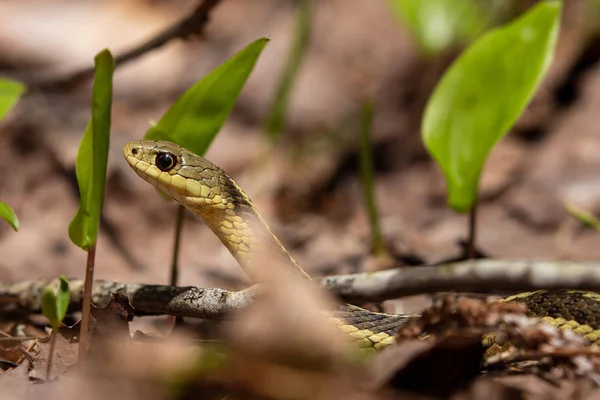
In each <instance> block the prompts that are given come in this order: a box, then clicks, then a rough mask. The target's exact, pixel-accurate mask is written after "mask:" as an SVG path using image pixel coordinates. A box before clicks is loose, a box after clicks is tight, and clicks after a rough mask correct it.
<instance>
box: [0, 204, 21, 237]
mask: <svg viewBox="0 0 600 400" xmlns="http://www.w3.org/2000/svg"><path fill="white" fill-rule="evenodd" d="M0 217H1V218H4V220H5V221H6V222H8V223H9V224H10V226H12V227H13V229H14V230H15V232H16V231H18V230H19V219H18V218H17V214H15V211H14V210H13V209H12V208H10V206H9V205H8V204H6V203H3V202H1V201H0Z"/></svg>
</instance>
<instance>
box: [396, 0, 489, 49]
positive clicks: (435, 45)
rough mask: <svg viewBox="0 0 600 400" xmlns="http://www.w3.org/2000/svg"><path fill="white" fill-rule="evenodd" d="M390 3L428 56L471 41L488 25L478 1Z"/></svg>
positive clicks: (422, 0)
mask: <svg viewBox="0 0 600 400" xmlns="http://www.w3.org/2000/svg"><path fill="white" fill-rule="evenodd" d="M388 3H389V5H390V7H391V8H392V11H393V12H394V14H395V16H396V17H397V18H398V20H400V22H401V23H402V25H403V26H405V27H406V28H407V29H408V31H409V32H410V33H411V35H412V36H413V37H414V39H415V41H416V42H417V44H418V45H419V47H420V48H421V50H422V51H423V53H425V54H427V55H434V54H438V53H440V52H442V51H444V50H446V49H447V48H449V47H450V46H452V45H455V44H460V43H465V42H468V41H470V40H472V39H474V38H475V36H476V35H478V34H479V33H480V32H482V31H483V29H484V28H485V27H486V25H487V21H486V18H485V17H484V14H483V12H482V10H481V9H480V7H479V6H478V4H477V2H476V1H474V0H460V1H448V0H388Z"/></svg>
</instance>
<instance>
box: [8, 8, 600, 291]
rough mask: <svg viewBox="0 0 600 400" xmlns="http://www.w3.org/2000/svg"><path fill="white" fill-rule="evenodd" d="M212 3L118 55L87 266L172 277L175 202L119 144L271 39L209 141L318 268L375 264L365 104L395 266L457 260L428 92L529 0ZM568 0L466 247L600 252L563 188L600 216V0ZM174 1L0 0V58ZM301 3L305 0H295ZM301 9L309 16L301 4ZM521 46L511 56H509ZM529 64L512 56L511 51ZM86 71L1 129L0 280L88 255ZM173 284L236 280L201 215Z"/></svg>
mask: <svg viewBox="0 0 600 400" xmlns="http://www.w3.org/2000/svg"><path fill="white" fill-rule="evenodd" d="M401 3H409V2H403V1H384V0H371V1H361V0H318V1H315V0H299V1H292V0H254V1H251V2H250V1H243V0H222V1H221V2H220V3H219V4H218V5H217V6H216V7H215V9H214V10H213V12H212V13H211V16H210V21H209V23H208V24H207V26H206V28H205V30H204V32H203V34H202V35H201V36H200V37H192V38H189V39H188V40H185V41H183V40H174V41H171V42H169V43H168V44H166V45H165V46H163V47H161V48H160V49H158V50H156V51H153V52H151V53H148V54H146V55H143V56H141V57H138V58H136V59H135V60H133V61H131V62H130V63H128V64H127V65H123V66H122V67H119V68H117V71H116V74H115V86H114V100H113V117H112V118H113V119H112V121H113V126H112V136H111V153H110V159H109V172H108V186H107V191H106V200H105V205H104V221H103V226H102V228H101V234H100V239H99V244H98V250H97V268H96V278H99V279H109V280H122V281H137V282H144V283H167V282H168V277H169V265H170V262H171V251H172V247H173V230H174V225H175V215H176V210H177V207H176V205H175V204H174V203H172V202H167V201H165V200H164V199H163V198H161V197H160V196H159V195H158V194H157V193H156V192H155V190H154V189H153V188H152V187H151V186H150V185H148V184H147V183H145V182H144V181H142V180H141V179H139V178H138V177H137V176H136V175H135V174H134V173H133V171H131V170H130V169H129V167H128V166H127V165H126V163H125V162H124V160H123V158H122V154H121V148H122V146H123V144H124V143H125V142H127V141H129V140H134V139H141V138H142V137H143V135H144V133H145V132H146V130H147V128H148V127H149V121H152V120H158V119H159V118H160V117H161V116H162V114H163V113H164V112H165V111H166V110H167V108H168V107H169V106H170V105H171V104H172V103H173V102H174V101H175V100H176V99H177V98H178V96H179V95H181V94H182V93H183V92H184V91H185V90H186V89H187V88H188V87H189V86H191V85H192V84H193V83H194V82H196V81H197V80H198V79H200V78H201V77H202V76H204V75H205V74H206V73H207V72H209V71H210V70H211V69H213V68H214V67H216V66H217V65H219V64H220V63H222V62H223V61H225V60H226V59H227V58H228V57H230V56H231V55H233V54H234V53H235V52H237V51H239V50H240V49H242V48H243V47H244V46H246V45H247V44H249V43H250V42H252V41H253V40H255V39H257V38H259V37H262V36H268V37H270V38H271V41H270V42H269V43H268V44H267V46H266V48H265V50H264V51H263V53H262V55H261V57H260V59H259V61H258V64H257V66H256V68H255V70H254V72H253V73H252V75H251V77H250V80H249V81H248V83H247V85H246V87H245V88H244V90H243V92H242V94H241V96H240V99H239V100H238V102H237V104H236V106H235V108H234V110H233V112H232V114H231V116H230V117H229V119H228V121H227V123H226V125H225V126H224V128H223V129H222V131H221V132H220V133H219V135H218V136H217V138H216V140H215V141H214V142H213V144H212V146H211V148H210V149H209V151H208V153H207V158H209V159H210V160H211V161H213V162H214V163H215V164H217V165H219V166H220V167H222V168H223V169H224V170H226V171H227V172H229V174H230V175H232V177H233V178H234V179H236V180H237V182H238V183H239V184H240V185H241V186H242V187H243V188H244V189H245V190H246V192H247V193H248V195H249V196H250V197H251V198H252V199H253V201H254V202H255V205H256V206H257V208H258V209H259V210H260V211H261V213H262V214H263V216H264V217H265V219H266V220H267V221H268V223H269V224H270V225H271V227H272V229H273V231H274V232H275V233H276V234H277V236H279V238H280V239H281V240H282V242H283V243H284V245H285V246H286V247H287V248H288V249H289V250H290V252H291V253H292V254H293V256H294V257H295V258H296V259H297V260H298V261H299V262H300V264H302V265H303V266H304V267H305V269H306V270H307V271H308V272H309V273H311V274H313V275H325V274H334V273H350V272H357V271H362V270H368V269H369V268H371V263H370V262H369V254H371V250H372V240H371V231H370V224H369V219H368V216H367V213H366V209H365V205H364V203H365V202H364V200H363V192H362V186H361V179H360V168H359V161H360V158H359V154H360V137H359V133H360V124H361V113H362V110H363V108H364V105H365V103H367V102H372V103H373V107H374V120H373V129H372V143H373V163H374V168H375V195H376V202H377V206H378V209H379V212H380V218H381V227H382V231H383V235H384V238H385V240H386V243H387V246H388V248H389V250H390V252H391V253H392V254H393V255H394V256H395V257H396V258H397V260H398V263H399V264H400V265H402V264H411V263H413V264H414V263H419V262H425V263H433V262H438V261H440V260H445V259H452V258H456V257H460V256H461V255H462V254H463V251H462V249H461V247H460V245H459V243H460V241H461V240H464V239H465V237H466V231H467V221H466V217H465V216H463V215H457V214H455V213H453V212H452V211H451V210H450V209H449V208H448V207H447V205H446V198H445V183H444V180H443V176H442V174H441V171H440V169H439V168H438V166H437V165H435V164H434V163H433V162H432V161H431V159H430V158H429V156H428V155H427V153H426V151H425V149H424V147H423V145H422V141H421V137H420V121H421V116H422V112H423V109H424V106H425V104H426V101H427V99H428V97H429V95H430V94H431V91H432V90H433V88H434V87H435V84H436V82H437V81H438V79H439V77H440V76H441V74H442V73H443V71H444V70H445V68H447V66H448V65H449V64H450V63H451V62H452V60H453V59H454V58H455V57H456V56H457V55H458V54H460V51H461V50H462V49H463V48H464V46H466V45H468V43H469V42H470V41H472V40H473V39H474V38H475V37H477V36H478V35H480V34H481V33H483V32H485V31H486V30H488V29H490V28H492V27H493V26H496V25H498V24H502V23H504V22H506V21H509V20H511V19H513V18H514V17H515V16H517V15H519V14H521V13H522V12H523V11H525V10H527V9H528V8H529V7H530V6H531V5H532V4H535V3H536V2H535V1H529V0H479V1H473V2H468V1H466V0H465V1H464V3H465V4H467V3H469V4H470V5H466V6H464V7H465V8H462V9H461V7H458V6H457V7H455V6H454V5H452V6H450V7H448V4H447V3H448V2H447V0H445V1H437V0H429V1H428V2H423V3H428V4H429V5H430V8H429V9H428V10H427V11H426V12H424V13H421V14H415V13H412V11H411V10H410V6H406V5H402V4H401ZM597 3H598V2H597V1H591V0H581V1H568V2H565V5H564V12H563V16H562V27H561V32H560V37H559V43H558V47H557V51H556V56H555V60H554V63H553V65H552V67H551V69H550V72H549V74H548V75H547V77H546V79H545V80H544V83H543V85H542V87H541V88H540V90H539V91H538V93H537V95H536V97H535V99H534V100H533V102H532V103H531V104H530V106H529V108H528V110H527V111H526V112H525V114H524V115H523V116H522V117H521V119H520V120H519V122H518V123H517V125H516V126H515V127H514V129H513V130H512V132H511V133H510V134H509V135H508V136H507V137H506V138H505V139H504V140H503V141H502V142H501V143H499V144H498V145H497V146H496V147H495V148H494V150H493V152H492V154H491V156H490V158H489V160H488V162H487V164H486V168H485V170H484V173H483V177H482V183H481V191H480V193H481V199H480V209H479V221H478V224H479V232H478V235H479V236H478V237H479V239H478V249H479V251H480V252H482V253H483V254H485V255H486V256H489V257H505V258H549V259H556V258H569V259H576V260H587V259H597V258H599V257H600V246H599V245H598V243H599V238H598V235H599V234H598V232H597V231H594V230H591V229H585V228H583V227H582V226H581V224H579V223H578V222H576V221H575V220H574V219H573V217H571V216H570V215H569V214H568V213H567V212H566V211H565V207H564V203H565V202H568V203H570V204H574V205H576V206H578V207H580V208H582V209H585V210H587V211H589V212H592V213H600V137H599V128H598V126H599V124H600V112H599V110H600V68H599V64H598V60H599V59H600V24H599V23H598V21H600V19H599V18H598V17H599V16H600V11H599V10H600V8H599V7H598V4H597ZM197 4H198V3H197V2H194V1H187V0H175V1H169V2H162V1H142V0H104V1H85V2H82V1H73V0H70V1H69V0H44V1H20V2H16V1H8V0H5V1H1V2H0V15H2V24H1V25H0V74H1V75H3V76H6V77H11V78H15V79H21V80H23V81H24V82H26V83H28V82H38V81H39V80H40V79H43V78H44V79H45V78H47V77H54V76H66V75H68V74H69V73H70V72H71V71H74V70H77V69H78V68H82V67H87V66H91V65H92V64H93V57H94V55H95V54H96V53H97V52H99V51H100V50H101V49H103V48H106V47H108V48H110V50H111V51H112V52H113V54H120V53H121V52H123V51H124V50H127V49H129V48H131V47H133V46H136V45H138V44H140V43H143V42H144V41H147V40H148V39H149V38H150V37H152V36H153V35H155V34H156V33H157V32H159V31H161V30H162V29H164V28H165V27H167V26H168V25H170V24H173V23H174V22H175V21H177V20H179V19H181V18H183V17H185V16H186V15H187V13H189V12H191V10H193V9H194V7H195V6H196V5H197ZM307 7H308V8H307ZM303 13H304V14H303ZM299 18H304V20H303V22H304V24H305V28H306V29H307V30H308V32H309V36H308V41H307V42H306V47H305V51H304V54H303V57H302V58H301V60H300V61H299V62H297V67H298V74H297V76H296V80H295V82H294V85H293V90H292V91H291V96H290V101H289V104H288V107H287V113H286V119H285V122H284V125H283V129H282V130H281V132H280V134H279V135H278V136H277V137H276V140H275V145H274V146H272V145H270V143H272V142H273V140H272V137H273V136H269V134H268V133H267V129H265V127H266V123H267V118H268V115H269V112H270V109H271V107H272V104H273V101H274V97H275V93H276V91H277V88H278V85H279V83H280V78H281V76H282V74H283V71H284V68H285V66H286V64H287V63H288V60H289V58H290V54H291V52H292V49H293V47H294V43H297V41H298V35H299V34H298V20H299ZM515 62H518V60H515ZM524 67H526V66H524ZM90 98H91V84H90V83H89V82H85V83H83V84H81V85H78V86H76V87H73V88H60V89H57V88H50V89H44V90H42V89H39V88H38V89H36V87H35V86H32V90H31V91H30V93H28V95H26V96H25V97H24V98H23V99H22V100H21V101H20V103H19V104H18V106H17V107H16V108H15V109H14V110H13V111H12V113H11V114H10V115H9V117H8V118H7V119H6V120H5V121H4V122H3V124H2V126H1V127H0V199H1V200H2V201H4V202H6V203H7V204H9V205H11V206H12V207H13V208H14V209H15V211H16V212H17V214H18V216H19V219H20V221H21V229H20V230H19V232H18V233H15V232H13V231H12V229H11V228H10V227H9V226H8V225H7V224H0V280H3V281H6V280H20V279H35V278H44V277H56V276H57V275H59V274H65V275H66V276H68V277H71V278H83V275H84V265H85V258H86V255H85V253H84V252H83V251H82V250H81V249H79V248H77V247H75V246H74V245H73V244H71V242H70V241H69V237H68V234H67V229H68V225H69V222H70V221H71V219H72V218H73V216H74V215H75V212H76V210H77V205H78V190H77V183H76V180H75V167H74V165H75V157H76V154H77V149H78V146H79V141H80V139H81V136H82V134H83V132H84V130H85V126H86V124H87V122H88V119H89V115H90ZM183 235H184V236H183V242H182V254H181V266H182V270H181V272H180V279H179V283H180V284H181V285H198V286H220V287H226V288H234V289H235V288H240V287H242V286H245V285H247V284H248V280H247V278H246V277H245V275H244V274H243V272H242V270H241V269H240V268H239V267H238V265H237V263H236V262H235V260H234V259H233V258H232V257H231V255H230V254H229V253H228V252H227V250H226V249H225V247H223V246H222V245H221V243H220V242H219V241H218V239H217V238H216V237H214V235H213V234H212V233H211V232H210V230H209V229H208V228H207V227H205V226H204V225H203V224H202V223H201V222H200V221H199V220H198V219H197V218H195V217H194V216H193V215H191V214H189V215H187V216H186V224H185V228H184V233H183Z"/></svg>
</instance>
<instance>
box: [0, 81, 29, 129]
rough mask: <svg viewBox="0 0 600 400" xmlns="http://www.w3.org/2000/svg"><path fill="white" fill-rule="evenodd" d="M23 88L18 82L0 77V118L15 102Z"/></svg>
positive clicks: (23, 90)
mask: <svg viewBox="0 0 600 400" xmlns="http://www.w3.org/2000/svg"><path fill="white" fill-rule="evenodd" d="M25 89H27V88H26V87H25V85H23V84H22V83H20V82H16V81H12V80H9V79H4V78H3V79H0V120H1V119H2V118H4V116H5V115H6V114H7V113H8V112H9V111H10V110H11V109H12V108H13V107H14V106H15V104H17V101H19V98H20V97H21V95H22V94H23V92H25Z"/></svg>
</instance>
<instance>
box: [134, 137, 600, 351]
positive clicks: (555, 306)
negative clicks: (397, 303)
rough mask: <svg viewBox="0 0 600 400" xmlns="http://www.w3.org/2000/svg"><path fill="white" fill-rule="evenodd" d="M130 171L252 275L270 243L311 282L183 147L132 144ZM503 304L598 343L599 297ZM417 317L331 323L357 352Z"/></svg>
mask: <svg viewBox="0 0 600 400" xmlns="http://www.w3.org/2000/svg"><path fill="white" fill-rule="evenodd" d="M123 155H124V157H125V159H126V160H127V162H128V164H129V165H130V166H131V168H132V169H133V170H134V171H135V172H136V173H137V174H138V175H139V176H140V177H141V178H143V179H144V180H145V181H147V182H149V183H150V184H152V185H153V186H155V187H156V188H158V189H159V190H160V191H162V192H163V193H165V194H166V195H168V196H169V197H171V198H172V199H174V200H175V201H177V202H178V203H179V204H181V205H183V206H184V207H186V208H187V209H189V210H190V211H191V212H193V213H194V214H195V215H197V216H198V217H200V218H201V219H202V220H203V221H204V223H205V224H206V225H207V226H208V227H209V228H210V229H211V230H212V231H213V232H214V233H215V235H216V236H217V237H218V238H219V239H220V240H221V242H222V243H223V244H224V245H225V247H227V249H228V250H229V251H230V252H231V254H232V255H233V256H234V257H235V259H236V260H237V261H238V263H239V264H240V266H241V267H242V268H244V270H245V271H246V273H248V275H249V276H250V278H251V279H252V278H253V277H252V275H251V270H252V269H251V268H248V266H249V265H251V263H252V262H253V257H255V253H256V251H255V250H254V246H255V245H256V244H257V237H258V236H259V235H262V236H261V239H262V240H267V241H270V242H271V244H273V245H274V246H272V247H273V248H275V249H277V251H278V252H280V254H279V255H280V256H282V257H283V258H285V259H286V260H287V261H289V264H290V265H291V266H292V267H294V268H295V269H296V270H297V271H298V272H299V273H300V274H302V275H304V276H305V277H306V278H308V279H310V277H309V276H308V274H306V272H304V270H303V269H302V267H301V266H300V265H299V264H298V263H297V262H296V261H295V260H294V258H293V257H292V256H291V255H290V254H289V253H288V251H287V250H286V249H285V247H284V246H283V245H282V244H281V242H280V241H279V239H277V237H276V236H275V235H274V234H273V233H272V232H271V230H270V229H269V226H268V225H267V224H266V222H265V221H264V219H263V218H262V217H261V215H260V214H259V213H258V211H257V210H256V208H255V207H254V205H253V204H252V201H251V200H250V198H249V197H248V196H247V195H246V193H245V192H244V191H243V190H242V188H240V186H239V185H238V184H237V183H236V182H235V181H234V180H233V179H232V178H231V177H230V176H229V175H228V174H227V173H225V172H224V171H223V170H221V169H220V168H219V167H217V166H216V165H214V164H213V163H211V162H210V161H208V160H207V159H205V158H204V157H200V156H198V155H196V154H194V153H192V152H190V151H188V150H186V149H184V148H182V147H181V146H179V145H177V144H174V143H171V142H165V141H145V140H142V141H132V142H129V143H127V144H126V145H125V146H124V147H123ZM505 300H510V301H519V302H522V303H525V304H526V305H527V306H528V308H529V309H530V314H531V315H533V316H538V317H545V319H546V321H548V322H550V323H552V324H554V325H556V326H559V327H564V328H569V329H573V330H574V331H575V332H577V333H580V334H582V335H584V336H586V337H587V338H588V339H590V340H591V341H592V342H597V341H599V340H600V312H598V311H600V295H598V294H596V293H593V292H583V291H557V292H547V291H543V290H542V291H536V292H528V293H521V294H518V295H515V296H511V297H508V298H506V299H505ZM413 317H416V315H401V314H398V315H394V314H384V313H377V312H372V311H369V310H366V309H363V308H360V307H357V306H352V305H343V306H341V308H340V310H339V312H338V313H337V314H336V318H334V321H335V322H336V324H337V326H338V329H339V330H340V331H341V332H343V333H346V334H348V335H350V336H351V337H352V338H354V339H355V340H356V342H357V344H358V345H359V346H360V347H361V348H370V349H379V348H382V347H385V346H388V345H390V344H392V343H393V342H394V333H395V331H397V329H398V328H399V327H400V326H402V325H404V324H405V323H406V322H407V321H408V320H410V319H411V318H413Z"/></svg>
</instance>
